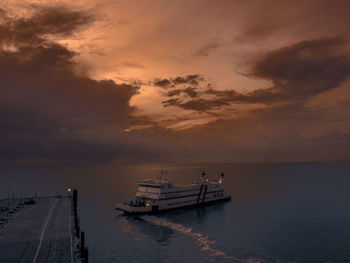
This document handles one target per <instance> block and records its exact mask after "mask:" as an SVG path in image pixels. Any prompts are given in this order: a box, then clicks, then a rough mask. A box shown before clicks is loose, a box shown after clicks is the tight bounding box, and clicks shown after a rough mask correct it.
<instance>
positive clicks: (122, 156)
mask: <svg viewBox="0 0 350 263" xmlns="http://www.w3.org/2000/svg"><path fill="white" fill-rule="evenodd" d="M348 10H350V3H349V1H343V0H336V1H330V0H329V1H325V0H317V1H316V0H303V1H288V0H285V1H277V0H250V1H243V0H220V1H210V0H201V1H199V0H197V1H194V0H186V1H185V0H178V1H168V0H149V1H146V0H140V1H125V0H121V1H111V0H99V1H97V0H78V1H74V3H72V1H65V0H61V1H59V0H44V1H43V0H40V1H39V0H7V1H2V2H1V3H0V93H1V96H0V136H1V137H0V138H1V140H0V163H2V164H5V163H15V164H23V163H38V164H41V163H67V162H68V163H70V162H79V163H80V162H83V163H111V162H113V163H114V162H116V163H118V162H160V163H162V162H163V163H172V162H198V163H200V162H300V161H303V162H304V161H341V160H349V156H350V155H349V153H350V152H349V149H350V118H349V115H350V90H349V88H350V79H349V76H350V39H349V33H350V32H349V31H350V29H349V26H348V25H349V24H350V16H349V15H348Z"/></svg>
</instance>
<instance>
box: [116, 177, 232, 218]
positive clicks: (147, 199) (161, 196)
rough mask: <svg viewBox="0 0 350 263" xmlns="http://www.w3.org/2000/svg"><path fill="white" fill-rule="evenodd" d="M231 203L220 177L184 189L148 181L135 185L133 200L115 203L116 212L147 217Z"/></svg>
mask: <svg viewBox="0 0 350 263" xmlns="http://www.w3.org/2000/svg"><path fill="white" fill-rule="evenodd" d="M204 175H205V174H204V173H203V176H204ZM230 199H231V196H230V195H228V194H226V193H225V192H224V185H223V174H222V175H221V177H220V179H219V180H218V181H210V182H209V181H208V180H207V179H205V178H204V177H203V178H202V179H201V181H200V182H197V183H193V184H191V185H187V186H177V185H173V184H172V183H171V182H169V181H165V180H147V181H144V182H142V183H140V184H138V190H137V193H136V198H134V199H133V200H131V201H129V202H125V203H117V204H116V209H118V210H122V211H124V212H125V213H128V214H147V213H158V212H162V211H167V210H173V209H180V208H187V207H196V206H202V205H206V204H209V203H214V202H219V201H227V200H230Z"/></svg>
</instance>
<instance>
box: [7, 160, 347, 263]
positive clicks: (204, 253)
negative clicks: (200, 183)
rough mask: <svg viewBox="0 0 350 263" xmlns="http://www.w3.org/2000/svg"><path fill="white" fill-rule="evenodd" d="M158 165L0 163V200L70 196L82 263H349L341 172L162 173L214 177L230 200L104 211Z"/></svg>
mask: <svg viewBox="0 0 350 263" xmlns="http://www.w3.org/2000/svg"><path fill="white" fill-rule="evenodd" d="M160 167H161V165H144V164H140V165H103V166H102V165H99V166H92V165H84V166H83V165H80V166H73V165H65V166H53V165H46V166H38V165H35V166H33V165H23V166H13V165H3V166H1V167H0V172H1V175H0V176H1V182H2V183H1V186H0V192H1V196H2V197H4V196H6V195H7V191H8V187H11V189H12V190H11V191H16V193H19V192H20V190H21V189H22V193H23V195H25V194H29V193H32V192H35V191H37V192H40V193H41V194H44V193H52V192H56V191H57V192H64V191H65V190H66V188H67V187H75V188H78V189H79V198H80V200H79V205H80V206H79V210H80V215H81V224H82V229H84V230H85V232H86V237H87V245H88V247H89V256H90V262H350V209H349V207H350V191H349V186H350V166H349V165H346V164H339V165H337V164H201V165H198V164H195V165H168V166H166V167H167V168H166V169H167V171H168V175H167V177H168V179H170V180H172V181H174V182H175V183H180V184H181V183H190V182H191V181H192V180H194V179H195V178H196V176H197V175H198V174H199V172H200V170H201V169H204V170H205V171H206V172H207V174H208V176H209V177H210V178H213V179H214V178H216V177H217V176H218V175H219V173H220V172H221V171H224V172H225V174H226V178H225V189H226V191H228V192H229V193H231V195H232V201H231V202H228V203H221V204H218V205H212V206H208V207H204V208H198V209H191V210H179V211H172V212H169V213H166V214H162V215H159V216H141V217H137V218H134V217H125V216H122V215H121V214H120V212H118V211H115V210H114V203H115V202H117V201H123V200H127V199H131V198H133V197H134V196H135V191H136V184H137V182H139V181H141V180H143V179H146V178H154V177H155V176H156V175H159V170H160Z"/></svg>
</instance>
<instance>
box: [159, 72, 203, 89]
mask: <svg viewBox="0 0 350 263" xmlns="http://www.w3.org/2000/svg"><path fill="white" fill-rule="evenodd" d="M203 81H204V78H203V76H202V75H199V74H195V75H187V76H185V77H182V76H178V77H176V78H170V79H156V80H155V81H154V83H153V84H154V85H155V86H158V87H162V88H169V87H175V86H177V85H181V84H189V85H192V86H197V85H198V84H199V83H200V82H203Z"/></svg>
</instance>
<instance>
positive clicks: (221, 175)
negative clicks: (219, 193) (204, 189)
mask: <svg viewBox="0 0 350 263" xmlns="http://www.w3.org/2000/svg"><path fill="white" fill-rule="evenodd" d="M224 177H225V174H224V172H221V174H220V178H219V184H222V183H223V182H224Z"/></svg>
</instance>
